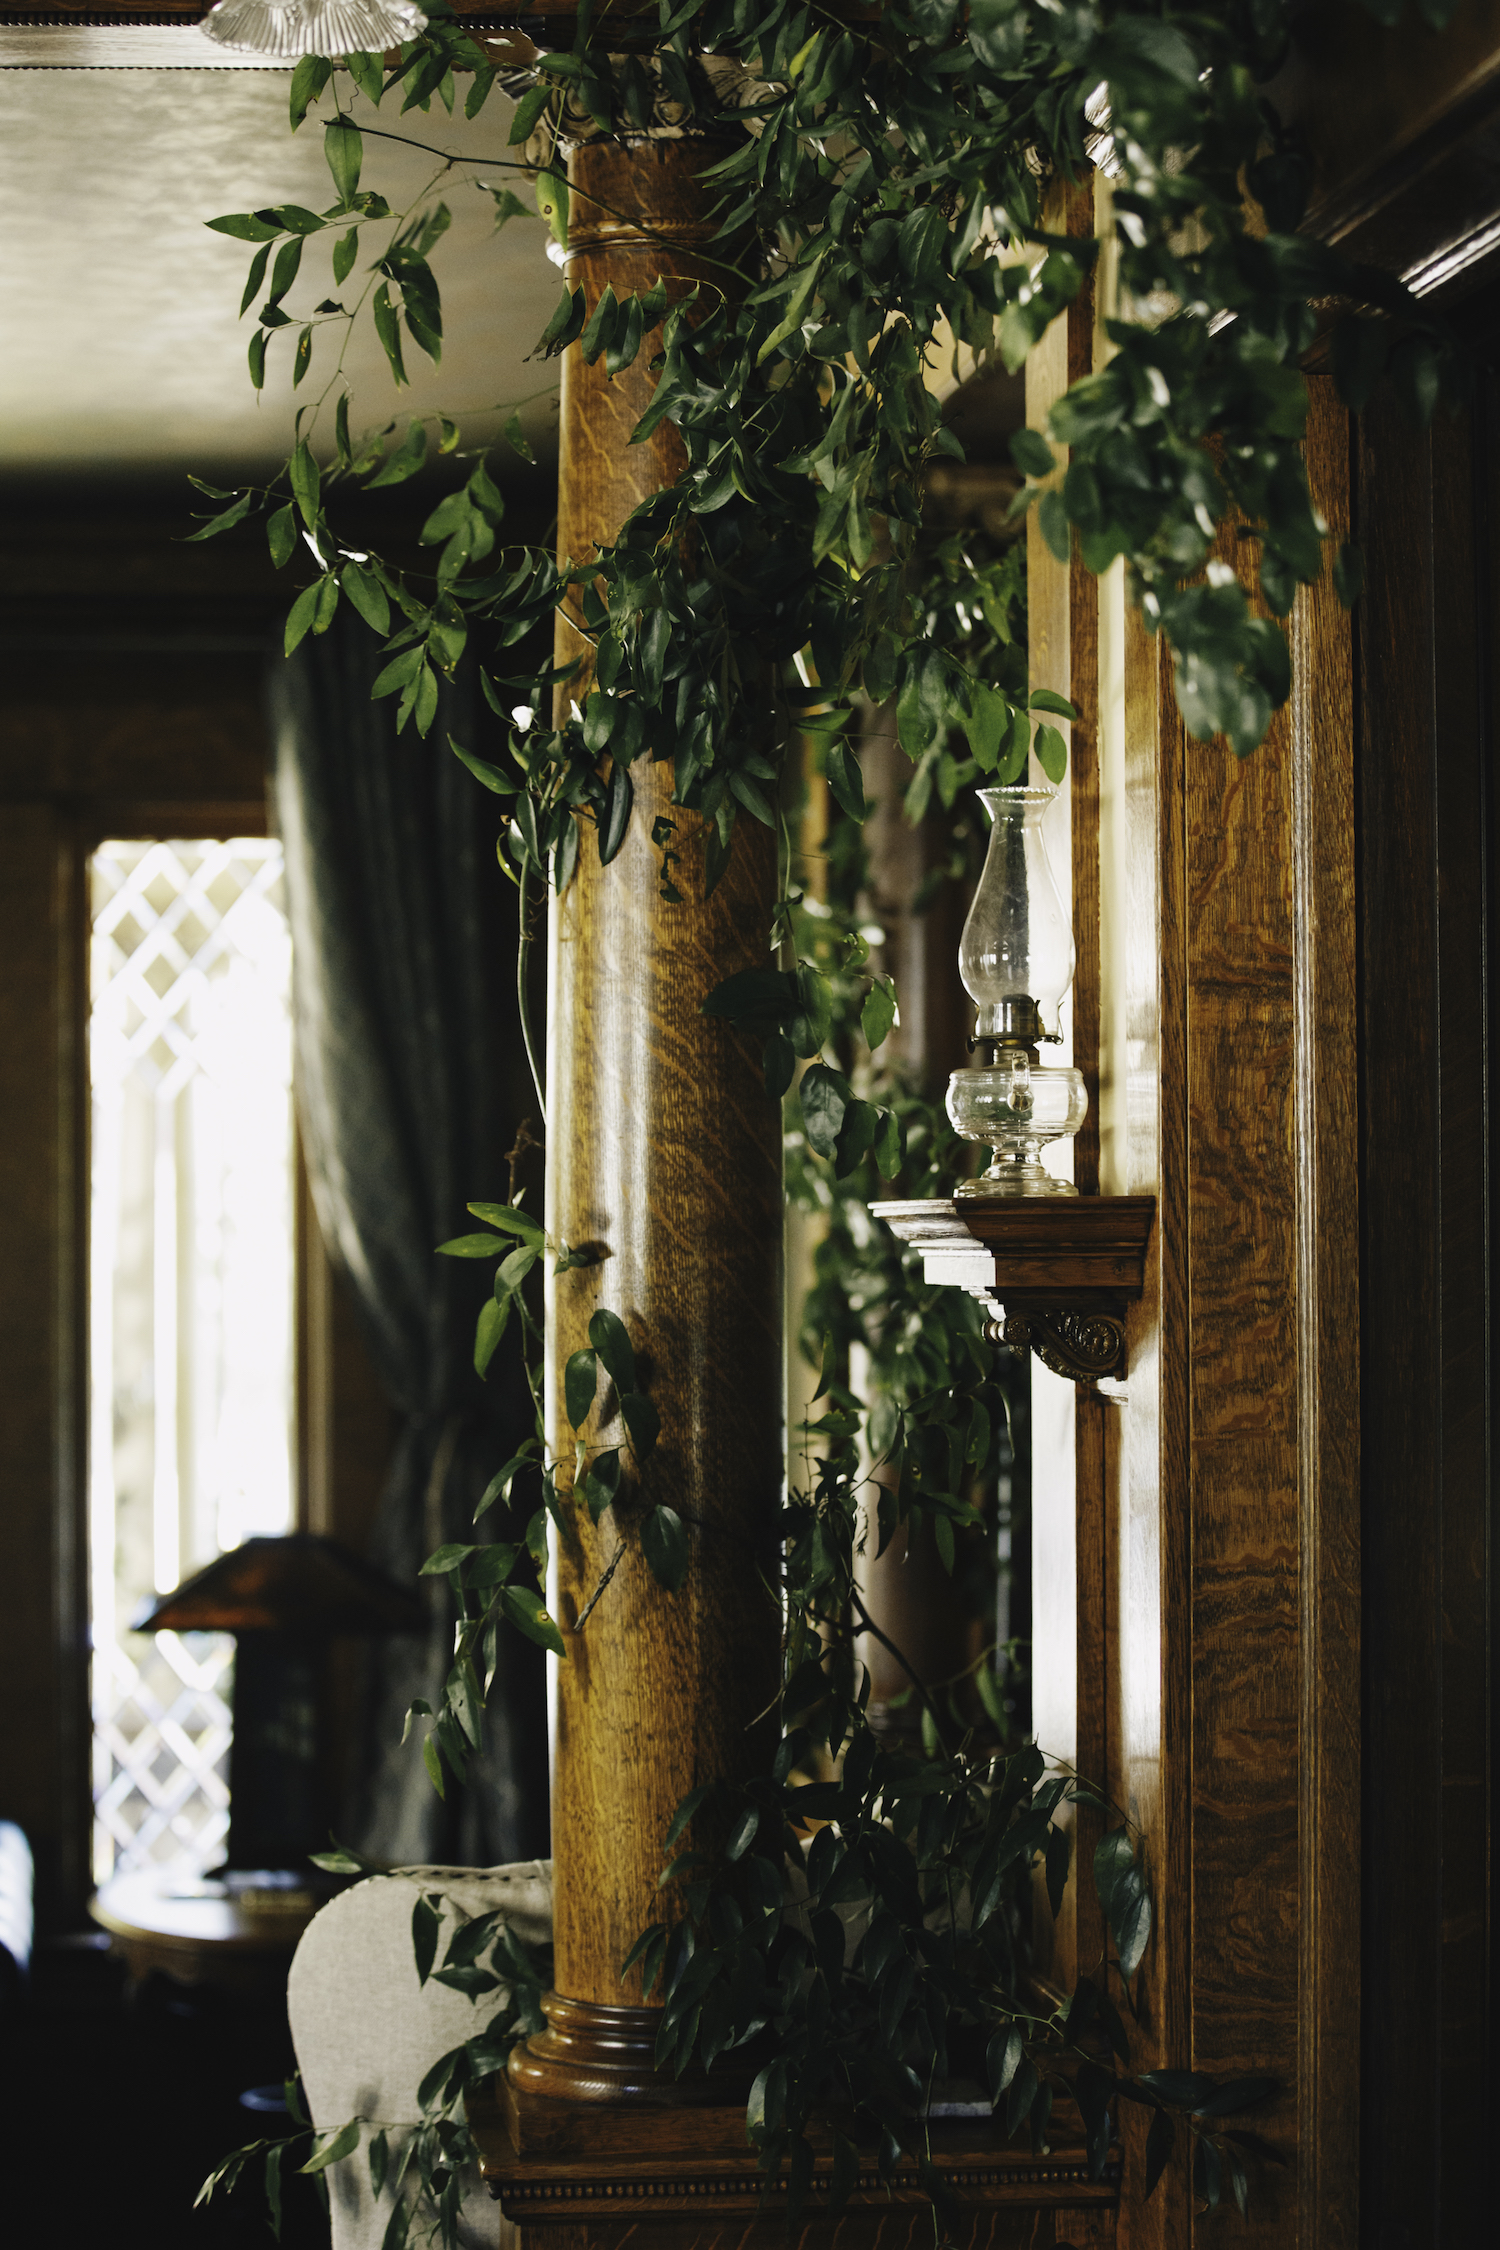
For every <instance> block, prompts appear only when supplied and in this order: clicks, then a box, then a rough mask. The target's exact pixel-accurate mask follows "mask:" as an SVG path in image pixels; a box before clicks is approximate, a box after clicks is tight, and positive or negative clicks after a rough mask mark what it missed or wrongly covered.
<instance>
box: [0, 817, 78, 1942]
mask: <svg viewBox="0 0 1500 2250" xmlns="http://www.w3.org/2000/svg"><path fill="white" fill-rule="evenodd" d="M68 865H69V853H68V836H67V831H66V828H65V826H64V825H63V824H62V823H61V822H60V821H59V819H58V817H57V815H56V813H55V812H54V811H53V809H52V808H51V807H50V806H48V805H27V806H13V807H9V808H7V809H6V811H5V813H4V815H3V817H0V965H3V974H0V1121H3V1128H0V1273H3V1274H4V1276H5V1284H4V1288H3V1290H0V1575H3V1581H4V1584H5V1588H6V1603H5V1621H4V1627H3V1630H0V1701H3V1707H4V1709H5V1710H6V1711H7V1712H8V1713H9V1714H10V1715H11V1716H10V1723H9V1724H8V1725H7V1726H6V1728H5V1732H4V1751H3V1755H0V1812H3V1814H4V1816H5V1817H8V1818H10V1819H14V1820H18V1821H19V1822H20V1823H21V1824H22V1826H23V1827H24V1828H25V1829H26V1831H27V1833H28V1835H29V1836H30V1838H31V1841H32V1845H33V1849H34V1850H35V1851H36V1854H37V1858H38V1863H39V1874H40V1877H41V1883H42V1888H43V1893H44V1896H43V1902H42V1903H43V1909H44V1911H46V1910H47V1909H48V1908H50V1907H53V1906H54V1905H55V1902H56V1900H57V1897H58V1893H59V1890H60V1889H62V1888H66V1889H67V1890H69V1891H76V1889H77V1886H78V1884H79V1883H80V1881H81V1880H82V1877H83V1874H84V1869H83V1867H82V1865H81V1863H80V1856H79V1849H80V1844H81V1834H80V1826H81V1824H80V1818H79V1815H80V1809H81V1801H82V1802H86V1794H84V1793H86V1790H87V1765H86V1762H85V1760H86V1746H87V1738H86V1711H87V1700H86V1691H85V1678H86V1675H85V1671H84V1663H83V1657H84V1650H83V1634H82V1630H81V1613H80V1603H81V1597H82V1591H83V1574H82V1570H81V1568H80V1564H81V1558H82V1544H83V1524H82V1490H81V1479H80V1476H79V1473H78V1472H79V1466H80V1464H79V1454H78V1442H77V1440H78V1427H79V1423H78V1415H79V1410H80V1405H81V1402H80V1401H79V1399H78V1398H77V1396H76V1395H75V1394H76V1373H77V1367H76V1356H75V1353H74V1350H73V1348H72V1337H71V1332H70V1330H69V1327H68V1323H67V1315H68V1314H69V1312H70V1311H71V1310H72V1309H73V1306H72V1299H73V1294H74V1290H75V1287H76V1271H77V1253H78V1236H77V1232H76V1222H75V1220H74V1216H73V1189H74V1179H73V1168H74V1163H75V1158H76V1113H75V1111H74V1109H73V1107H72V1103H71V1101H70V1098H69V1079H70V1070H69V1064H70V1063H71V1061H72V1054H71V1041H70V1037H69V1029H70V1027H69V1010H70V1006H71V1002H72V998H73V977H74V971H75V967H76V960H75V956H74V953H73V950H72V947H71V946H70V944H69V940H68V921H69V910H70V906H71V904H72V900H71V897H70V886H69V883H68V879H67V870H68Z"/></svg>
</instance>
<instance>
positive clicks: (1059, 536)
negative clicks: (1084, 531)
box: [1036, 492, 1073, 563]
mask: <svg viewBox="0 0 1500 2250" xmlns="http://www.w3.org/2000/svg"><path fill="white" fill-rule="evenodd" d="M1036 518H1037V522H1038V523H1039V524H1040V526H1041V531H1042V537H1043V538H1044V539H1045V540H1046V542H1047V545H1048V546H1049V547H1050V548H1051V550H1052V552H1053V554H1054V555H1055V556H1056V557H1057V559H1058V561H1059V562H1060V563H1066V562H1069V561H1070V560H1071V559H1072V554H1073V533H1072V528H1071V526H1070V525H1069V522H1068V512H1067V510H1066V508H1065V507H1064V506H1063V499H1062V494H1061V493H1060V492H1044V493H1043V494H1042V498H1041V504H1040V506H1039V507H1038V509H1037V512H1036Z"/></svg>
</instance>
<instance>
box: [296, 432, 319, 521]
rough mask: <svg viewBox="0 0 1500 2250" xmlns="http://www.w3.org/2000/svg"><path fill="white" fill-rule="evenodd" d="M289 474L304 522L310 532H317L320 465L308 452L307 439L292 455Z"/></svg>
mask: <svg viewBox="0 0 1500 2250" xmlns="http://www.w3.org/2000/svg"><path fill="white" fill-rule="evenodd" d="M288 474H289V476H290V478H291V486H292V498H293V499H294V500H295V501H296V503H297V506H298V508H299V509H300V510H301V513H302V521H303V522H304V523H305V524H306V526H307V528H308V530H309V531H313V532H315V531H316V530H317V528H318V493H319V485H320V479H319V476H318V464H317V462H316V461H315V460H314V459H313V457H312V454H311V452H310V451H309V450H308V444H307V440H306V438H304V439H303V440H302V442H301V444H300V445H299V446H298V447H297V450H296V452H295V453H294V454H293V455H292V458H291V461H290V463H289V464H288Z"/></svg>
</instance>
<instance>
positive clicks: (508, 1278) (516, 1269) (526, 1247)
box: [495, 1242, 542, 1302]
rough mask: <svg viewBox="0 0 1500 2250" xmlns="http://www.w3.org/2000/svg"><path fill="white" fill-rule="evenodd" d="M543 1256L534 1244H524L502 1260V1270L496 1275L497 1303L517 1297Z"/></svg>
mask: <svg viewBox="0 0 1500 2250" xmlns="http://www.w3.org/2000/svg"><path fill="white" fill-rule="evenodd" d="M541 1254H542V1253H541V1251H540V1250H539V1249H538V1248H537V1246H536V1244H535V1243H534V1242H523V1243H522V1244H521V1246H520V1248H519V1249H517V1250H512V1251H510V1252H509V1254H508V1255H507V1256H506V1257H504V1258H502V1259H501V1260H500V1270H499V1272H498V1273H497V1274H496V1275H495V1297H496V1301H497V1302H498V1300H499V1299H500V1298H501V1297H513V1296H514V1295H515V1293H516V1291H517V1290H518V1289H519V1288H520V1286H521V1284H522V1282H523V1281H524V1280H525V1279H526V1276H527V1275H528V1274H529V1273H530V1271H531V1269H532V1267H533V1266H534V1265H535V1264H536V1262H537V1259H538V1258H539V1257H540V1256H541Z"/></svg>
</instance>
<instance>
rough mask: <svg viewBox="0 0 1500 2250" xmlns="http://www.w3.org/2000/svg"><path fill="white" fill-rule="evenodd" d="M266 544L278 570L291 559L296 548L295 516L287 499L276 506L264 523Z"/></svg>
mask: <svg viewBox="0 0 1500 2250" xmlns="http://www.w3.org/2000/svg"><path fill="white" fill-rule="evenodd" d="M266 544H267V546H268V547H269V548H270V550H271V560H272V562H273V563H274V564H275V565H276V568H277V569H278V570H282V569H284V568H285V566H286V565H287V564H288V563H289V562H290V561H291V559H292V556H293V555H294V553H295V552H296V548H297V516H296V511H295V509H294V508H293V507H292V504H291V502H290V501H288V502H287V503H286V505H285V507H281V508H278V509H277V510H276V513H275V514H274V515H273V516H272V517H271V518H270V520H269V522H268V523H267V525H266Z"/></svg>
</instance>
